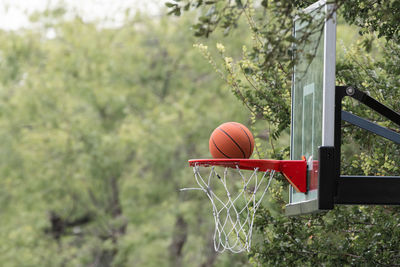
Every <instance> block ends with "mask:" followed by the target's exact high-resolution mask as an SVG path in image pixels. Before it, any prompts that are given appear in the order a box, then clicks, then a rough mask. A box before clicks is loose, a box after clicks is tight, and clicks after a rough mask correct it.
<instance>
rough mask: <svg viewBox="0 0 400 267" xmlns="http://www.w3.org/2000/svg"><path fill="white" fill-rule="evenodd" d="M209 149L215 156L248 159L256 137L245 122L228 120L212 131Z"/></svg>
mask: <svg viewBox="0 0 400 267" xmlns="http://www.w3.org/2000/svg"><path fill="white" fill-rule="evenodd" d="M209 149H210V153H211V156H212V157H213V158H245V159H247V158H250V156H251V154H253V149H254V138H253V135H252V134H251V132H250V131H249V129H247V127H246V126H244V125H243V124H240V123H237V122H226V123H224V124H221V125H220V126H218V127H217V129H215V130H214V131H213V132H212V134H211V137H210V141H209Z"/></svg>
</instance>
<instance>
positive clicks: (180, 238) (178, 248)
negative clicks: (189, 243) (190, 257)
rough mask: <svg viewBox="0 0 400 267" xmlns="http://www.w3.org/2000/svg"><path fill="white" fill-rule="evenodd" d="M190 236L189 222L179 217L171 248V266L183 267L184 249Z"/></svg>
mask: <svg viewBox="0 0 400 267" xmlns="http://www.w3.org/2000/svg"><path fill="white" fill-rule="evenodd" d="M187 235H188V229H187V222H186V221H185V220H184V219H183V217H182V216H181V215H178V217H177V219H176V222H175V229H174V235H173V238H172V242H171V245H170V246H169V252H170V263H171V266H174V267H180V266H182V249H183V246H184V245H185V243H186V239H187Z"/></svg>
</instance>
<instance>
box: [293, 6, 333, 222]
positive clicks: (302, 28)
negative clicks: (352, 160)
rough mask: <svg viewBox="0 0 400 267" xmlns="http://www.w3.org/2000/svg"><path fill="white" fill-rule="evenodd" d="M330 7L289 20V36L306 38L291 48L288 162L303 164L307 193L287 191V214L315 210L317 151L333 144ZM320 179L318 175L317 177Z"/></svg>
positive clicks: (317, 7) (316, 209)
mask: <svg viewBox="0 0 400 267" xmlns="http://www.w3.org/2000/svg"><path fill="white" fill-rule="evenodd" d="M333 8H334V5H333V4H329V3H327V1H326V0H324V1H318V2H316V3H314V4H312V5H311V6H309V7H308V8H306V9H305V10H303V12H304V13H306V14H309V15H310V16H311V17H312V22H311V23H309V22H306V21H304V20H301V19H296V20H295V21H294V31H293V32H294V37H295V38H296V39H300V38H302V37H304V36H305V35H308V38H307V39H308V41H307V42H304V43H303V44H300V45H298V46H297V47H295V50H294V51H295V54H296V55H297V59H298V60H297V61H296V64H295V66H294V74H293V82H292V124H291V145H290V153H291V154H290V157H291V160H299V159H301V158H302V156H304V157H306V159H307V161H308V172H307V190H308V191H307V193H300V192H296V190H294V189H293V188H292V187H291V188H290V199H289V204H288V205H287V206H286V214H287V215H298V214H306V213H311V212H316V211H318V210H319V208H318V179H319V177H318V148H319V146H333V144H334V101H335V63H336V60H335V58H336V51H335V50H336V17H335V14H334V13H332V11H333ZM320 179H323V177H320Z"/></svg>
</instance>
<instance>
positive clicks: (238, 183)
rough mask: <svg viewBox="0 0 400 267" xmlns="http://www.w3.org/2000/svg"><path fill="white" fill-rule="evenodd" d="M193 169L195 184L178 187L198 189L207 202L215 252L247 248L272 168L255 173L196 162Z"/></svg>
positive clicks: (254, 171)
mask: <svg viewBox="0 0 400 267" xmlns="http://www.w3.org/2000/svg"><path fill="white" fill-rule="evenodd" d="M208 169H211V171H208ZM193 171H194V176H195V179H196V182H197V184H198V186H199V187H195V188H183V189H181V190H182V191H185V190H200V191H202V192H204V193H205V194H206V195H207V197H208V198H209V200H210V201H211V205H212V214H213V216H214V223H215V231H214V236H213V239H214V249H215V251H218V252H224V251H225V250H229V251H231V252H233V253H240V252H243V251H247V252H248V251H250V246H251V239H252V229H253V223H254V217H255V214H256V211H257V208H258V207H259V206H260V203H261V200H262V199H263V197H264V195H265V194H266V192H267V190H268V188H269V186H270V184H271V181H272V178H273V177H274V174H275V171H274V170H267V171H265V172H259V171H258V168H255V169H254V170H253V171H242V170H241V169H239V167H238V166H236V168H234V169H232V168H228V167H215V166H212V167H210V168H206V167H203V166H199V165H195V166H194V167H193Z"/></svg>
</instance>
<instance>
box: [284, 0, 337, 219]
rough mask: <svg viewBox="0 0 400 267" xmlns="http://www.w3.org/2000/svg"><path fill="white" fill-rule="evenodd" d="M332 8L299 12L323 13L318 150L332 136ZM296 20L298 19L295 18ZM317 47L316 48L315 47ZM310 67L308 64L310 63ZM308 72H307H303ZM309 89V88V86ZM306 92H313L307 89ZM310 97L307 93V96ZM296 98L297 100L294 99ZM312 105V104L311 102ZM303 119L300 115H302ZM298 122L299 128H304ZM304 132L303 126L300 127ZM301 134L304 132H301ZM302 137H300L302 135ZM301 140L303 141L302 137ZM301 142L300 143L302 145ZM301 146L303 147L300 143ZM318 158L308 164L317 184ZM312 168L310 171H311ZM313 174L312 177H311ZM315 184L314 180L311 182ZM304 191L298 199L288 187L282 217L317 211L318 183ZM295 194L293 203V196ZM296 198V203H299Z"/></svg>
mask: <svg viewBox="0 0 400 267" xmlns="http://www.w3.org/2000/svg"><path fill="white" fill-rule="evenodd" d="M334 8H335V5H334V4H333V3H328V2H327V0H320V1H318V2H316V3H314V4H312V5H311V6H309V7H307V8H306V9H304V10H303V12H304V13H311V12H314V11H316V10H323V12H324V14H323V15H324V16H325V19H324V28H323V31H324V33H323V34H324V36H323V40H324V43H323V45H324V47H323V70H322V71H323V73H322V75H323V80H322V129H321V130H322V133H321V135H322V136H321V139H322V142H321V143H320V144H318V146H319V145H320V146H323V147H329V146H333V145H334V133H335V124H334V119H335V66H336V14H335V12H334ZM297 19H298V18H297ZM295 23H296V19H295V21H294V30H293V34H295V30H296V29H295V25H296V24H295ZM318 45H320V44H318ZM310 64H311V63H310ZM307 70H308V69H307ZM295 75H296V72H295V71H294V72H293V83H292V124H291V160H295V159H296V158H294V156H293V146H294V141H293V139H294V137H293V135H294V132H295V131H294V125H295V123H294V122H295V118H294V101H295V100H294V98H295V93H294V92H295V91H294V90H295V86H296V85H295ZM312 85H313V84H312ZM307 86H308V85H307ZM304 90H306V86H305V87H304V88H303V94H305V91H304ZM307 90H308V91H310V92H311V91H313V90H314V88H313V89H312V90H311V89H310V88H307ZM310 95H311V93H310ZM312 95H313V96H312V97H314V95H315V94H314V93H312ZM297 97H298V96H297ZM304 103H305V96H303V103H302V105H303V113H304V108H305V106H306V105H305V104H304ZM312 103H313V104H314V100H313V102H312ZM312 112H313V113H312V116H314V112H315V111H314V109H312ZM302 116H304V114H303V115H302ZM304 121H305V120H303V121H302V124H304ZM311 124H312V128H313V129H314V117H312V119H311ZM302 127H303V128H304V125H302ZM303 131H304V130H303ZM303 134H304V133H303ZM313 135H314V134H313V132H312V136H311V137H310V138H314V136H313ZM302 138H304V137H302ZM302 142H303V141H302ZM312 144H313V145H314V141H313V140H312ZM302 146H304V144H303V143H302ZM314 150H315V148H314V149H312V151H314ZM318 162H319V156H317V155H314V158H310V160H309V163H308V164H309V169H311V170H310V172H309V176H313V174H314V177H315V176H316V175H318V181H319V180H320V179H323V177H320V176H321V170H320V166H319V164H318ZM313 168H314V169H313ZM313 172H314V173H313ZM312 179H314V180H315V178H312ZM308 182H309V184H308V189H310V190H309V192H307V193H305V194H303V195H302V193H299V192H296V191H295V190H294V189H293V188H292V187H290V189H289V190H290V191H289V204H288V205H286V215H289V216H290V215H300V214H307V213H313V212H318V211H320V207H319V201H318V197H319V182H317V183H318V184H317V185H316V189H314V188H313V186H314V185H312V187H310V186H311V184H312V183H313V184H315V181H312V180H311V178H310V177H309V178H308ZM295 194H296V199H295V197H294V195H295ZM299 198H300V201H299Z"/></svg>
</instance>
